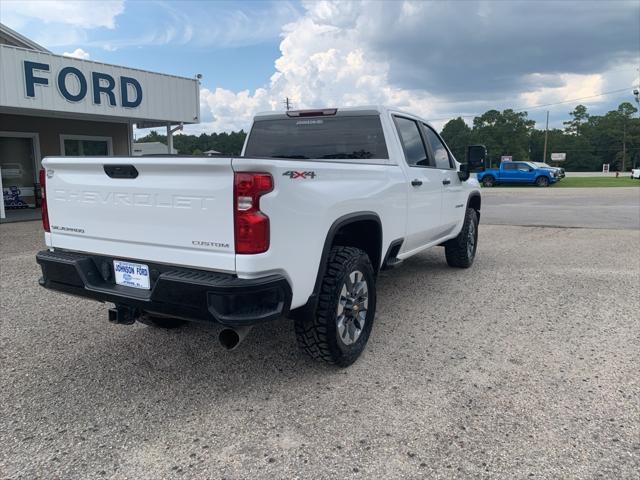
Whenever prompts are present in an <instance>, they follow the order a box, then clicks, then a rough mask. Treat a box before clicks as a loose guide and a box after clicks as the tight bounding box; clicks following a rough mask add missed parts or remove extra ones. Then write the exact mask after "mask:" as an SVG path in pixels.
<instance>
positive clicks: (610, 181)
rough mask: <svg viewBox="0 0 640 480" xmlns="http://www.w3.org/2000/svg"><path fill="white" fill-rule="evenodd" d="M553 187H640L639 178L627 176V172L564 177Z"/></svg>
mask: <svg viewBox="0 0 640 480" xmlns="http://www.w3.org/2000/svg"><path fill="white" fill-rule="evenodd" d="M552 187H553V188H563V187H565V188H585V187H640V180H638V179H637V178H629V174H625V176H620V177H618V178H616V177H565V178H563V179H562V180H560V181H559V182H556V183H554V184H553V185H552Z"/></svg>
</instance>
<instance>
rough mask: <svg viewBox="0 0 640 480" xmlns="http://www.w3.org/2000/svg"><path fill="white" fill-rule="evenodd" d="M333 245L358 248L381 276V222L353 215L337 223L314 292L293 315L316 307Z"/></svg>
mask: <svg viewBox="0 0 640 480" xmlns="http://www.w3.org/2000/svg"><path fill="white" fill-rule="evenodd" d="M334 245H342V246H345V247H357V248H360V249H362V250H364V251H365V252H366V253H367V255H369V259H370V260H371V265H372V266H373V271H374V274H376V275H377V274H378V271H379V270H380V264H381V262H382V221H381V220H380V217H379V216H378V214H377V213H375V212H369V211H362V212H353V213H349V214H347V215H343V216H342V217H340V218H338V219H337V220H335V221H334V222H333V223H332V224H331V227H329V231H328V232H327V235H326V237H325V241H324V246H323V248H322V256H321V257H320V264H319V266H318V271H317V272H316V281H315V283H314V287H313V293H312V294H311V296H310V297H309V300H308V301H307V303H306V304H305V305H303V306H302V307H299V308H296V309H295V310H292V311H291V314H292V315H291V316H293V317H295V316H297V315H304V314H307V313H308V312H309V311H310V310H311V309H313V308H315V304H316V302H317V298H318V292H319V290H320V285H321V283H322V278H323V276H324V273H325V270H326V268H327V259H328V257H329V252H330V251H331V248H332V247H333V246H334Z"/></svg>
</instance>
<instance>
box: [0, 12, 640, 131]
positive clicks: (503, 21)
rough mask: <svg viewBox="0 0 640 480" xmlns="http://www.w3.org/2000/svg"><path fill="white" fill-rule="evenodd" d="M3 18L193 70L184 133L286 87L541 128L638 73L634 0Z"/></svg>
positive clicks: (232, 120) (130, 58) (314, 101)
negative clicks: (506, 113)
mask: <svg viewBox="0 0 640 480" xmlns="http://www.w3.org/2000/svg"><path fill="white" fill-rule="evenodd" d="M0 21H1V22H2V23H4V24H6V25H8V26H9V27H11V28H13V29H14V30H16V31H18V32H19V33H21V34H23V35H25V36H26V37H28V38H30V39H32V40H34V41H36V42H37V43H39V44H41V45H43V46H44V47H46V48H48V49H49V50H51V51H52V52H54V53H57V54H65V55H71V56H75V57H79V58H85V59H90V60H96V61H101V62H106V63H114V64H118V65H124V66H129V67H135V68H142V69H145V70H152V71H158V72H162V73H169V74H174V75H181V76H186V77H193V76H194V75H195V74H197V73H199V74H202V76H203V78H202V89H201V94H200V104H201V116H202V123H200V124H198V125H190V126H187V127H185V131H186V132H188V133H200V132H207V133H211V132H214V131H215V132H221V131H232V130H239V129H241V128H243V129H245V130H247V128H248V127H249V126H250V122H251V118H252V116H253V115H254V114H255V113H256V112H258V111H265V110H274V109H277V110H281V109H282V108H283V101H284V99H285V98H286V97H289V98H290V99H291V101H292V102H293V106H294V108H313V107H333V106H337V107H340V106H351V105H371V104H384V105H389V106H393V107H397V108H401V109H403V110H407V111H409V112H412V113H415V114H418V115H421V116H423V117H424V118H426V119H427V120H429V121H431V123H433V124H434V125H435V126H436V127H438V128H441V127H442V125H444V123H445V122H446V121H447V120H449V119H451V118H455V117H457V116H463V117H464V118H465V120H466V121H467V122H471V121H472V118H473V116H474V115H476V114H479V113H483V112H485V111H486V110H488V109H492V108H495V109H499V110H502V109H505V108H514V109H526V110H527V111H528V112H529V118H532V119H533V120H535V121H536V122H537V125H536V126H537V127H538V128H544V121H545V116H546V111H547V110H549V112H550V120H549V122H550V126H551V127H558V128H561V127H562V122H563V121H565V120H567V119H568V117H569V115H568V114H569V112H570V111H571V110H572V109H573V108H574V107H575V105H577V104H578V103H582V104H584V105H587V107H588V109H589V111H590V112H591V113H594V114H599V113H604V112H606V111H608V110H611V109H614V108H616V107H617V106H618V105H619V104H620V103H621V102H623V101H630V102H633V101H634V98H633V95H632V89H633V88H634V87H636V86H638V84H639V83H640V77H639V76H640V1H638V0H631V1H615V0H609V1H593V0H584V1H545V0H536V1H511V2H507V1H487V0H478V1H475V0H473V1H472V0H469V1H464V0H463V1H455V2H453V1H451V2H445V1H435V2H427V1H419V2H412V1H388V2H385V1H370V0H361V1H354V2H333V1H313V2H306V1H302V2H299V1H284V0H283V1H268V0H265V1H246V2H242V1H234V2H226V1H216V2H208V1H203V0H201V1H161V0H157V1H144V0H135V1H131V0H114V1H97V0H96V1H92V2H89V1H61V0H58V1H54V0H45V1H25V0H20V1H14V0H2V1H1V2H0ZM609 92H614V93H609ZM574 99H581V100H574ZM559 102H565V103H560V104H559V105H558V103H559ZM547 104H555V105H550V106H548V107H544V106H540V105H547Z"/></svg>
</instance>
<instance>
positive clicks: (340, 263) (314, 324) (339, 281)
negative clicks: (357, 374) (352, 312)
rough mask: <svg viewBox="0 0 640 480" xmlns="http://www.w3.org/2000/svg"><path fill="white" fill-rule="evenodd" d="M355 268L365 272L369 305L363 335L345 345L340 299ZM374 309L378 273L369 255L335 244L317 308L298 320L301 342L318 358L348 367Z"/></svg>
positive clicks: (368, 328) (361, 344) (361, 345)
mask: <svg viewBox="0 0 640 480" xmlns="http://www.w3.org/2000/svg"><path fill="white" fill-rule="evenodd" d="M356 270H357V271H360V272H362V274H363V275H364V279H365V280H366V283H367V290H368V307H367V311H366V317H365V323H364V326H363V328H362V332H361V333H360V336H359V337H358V338H357V340H356V341H355V343H352V344H350V345H346V344H345V343H344V342H343V341H342V339H341V338H340V336H339V334H338V326H337V310H338V302H339V300H340V296H341V292H342V287H343V286H344V284H345V280H346V278H347V276H349V275H350V274H351V273H352V272H354V271H356ZM375 313H376V290H375V275H374V271H373V267H372V266H371V261H370V260H369V257H368V255H367V254H366V253H365V252H364V251H362V250H360V249H359V248H355V247H333V248H332V249H331V252H330V253H329V258H328V259H327V265H326V269H325V273H324V277H323V278H322V284H321V286H320V292H319V295H318V305H317V307H316V310H315V312H314V313H313V314H311V315H308V316H306V317H302V318H297V319H296V320H295V332H296V338H297V341H298V346H299V347H300V349H301V350H302V351H304V352H305V353H306V354H308V355H309V356H310V357H312V358H314V359H316V360H320V361H323V362H327V363H331V364H334V365H337V366H339V367H348V366H349V365H351V364H352V363H353V362H355V361H356V360H357V359H358V357H359V356H360V354H361V353H362V351H363V350H364V348H365V346H366V344H367V341H368V340H369V335H370V334H371V328H372V326H373V319H374V317H375Z"/></svg>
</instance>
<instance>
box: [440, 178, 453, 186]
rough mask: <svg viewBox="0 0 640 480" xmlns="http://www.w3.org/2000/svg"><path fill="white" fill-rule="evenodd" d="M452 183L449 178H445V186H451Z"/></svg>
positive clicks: (443, 182)
mask: <svg viewBox="0 0 640 480" xmlns="http://www.w3.org/2000/svg"><path fill="white" fill-rule="evenodd" d="M450 183H451V180H449V179H448V178H445V179H444V180H442V184H443V185H449V184H450Z"/></svg>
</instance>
